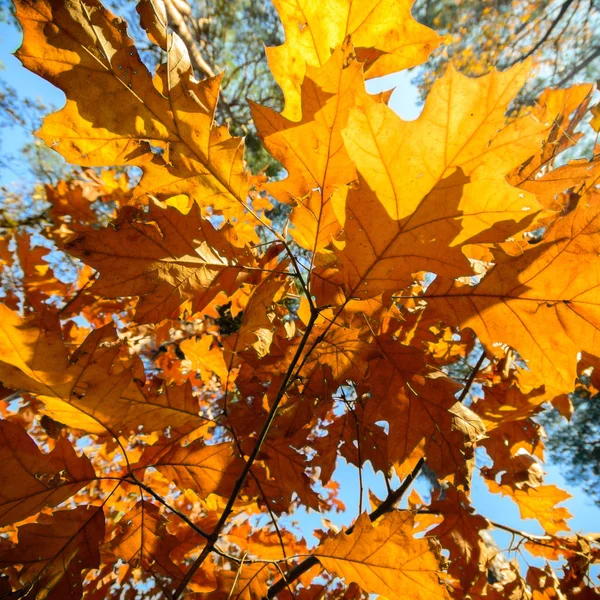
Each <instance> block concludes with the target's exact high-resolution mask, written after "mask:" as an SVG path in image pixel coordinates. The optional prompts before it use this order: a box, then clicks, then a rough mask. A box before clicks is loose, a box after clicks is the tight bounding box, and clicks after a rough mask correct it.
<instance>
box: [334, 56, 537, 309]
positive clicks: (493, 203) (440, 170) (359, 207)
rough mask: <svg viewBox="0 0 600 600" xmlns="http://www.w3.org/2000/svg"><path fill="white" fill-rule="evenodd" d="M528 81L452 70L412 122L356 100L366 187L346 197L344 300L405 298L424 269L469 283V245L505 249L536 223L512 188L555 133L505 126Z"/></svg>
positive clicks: (519, 70) (351, 144)
mask: <svg viewBox="0 0 600 600" xmlns="http://www.w3.org/2000/svg"><path fill="white" fill-rule="evenodd" d="M527 73H528V66H527V65H517V66H515V67H513V68H512V69H511V70H510V71H506V72H504V73H498V72H494V73H491V74H489V75H487V76H485V77H482V78H480V79H477V80H469V79H467V78H466V77H464V76H462V75H460V74H459V73H457V72H455V71H454V70H452V69H450V70H449V71H448V73H447V74H446V75H445V76H444V77H443V78H442V79H440V80H439V81H438V82H437V83H436V85H435V86H434V88H433V89H432V91H431V94H430V95H429V97H428V99H427V102H426V105H425V108H424V110H423V113H422V114H421V116H420V117H419V119H418V120H416V121H410V122H406V121H402V119H400V117H398V116H397V115H396V114H395V113H394V112H393V111H392V110H390V109H389V108H388V107H387V106H386V105H385V104H382V103H380V102H376V101H374V100H372V99H370V98H362V99H361V100H359V101H358V106H357V107H356V108H354V109H352V110H351V111H350V116H349V118H348V125H347V127H346V129H345V130H344V132H343V137H344V141H345V144H346V148H347V151H348V154H349V155H350V157H351V158H352V160H353V161H354V163H355V165H356V167H357V169H358V172H359V173H360V175H361V180H360V185H359V187H358V189H357V190H352V191H350V193H349V195H348V200H347V214H346V224H345V234H344V236H343V237H342V240H341V241H340V243H339V248H337V247H336V250H337V254H338V257H339V263H340V266H339V268H340V271H341V273H340V274H339V275H338V276H336V277H335V279H334V281H338V280H339V281H340V283H341V284H342V285H343V286H344V291H345V295H346V298H348V299H350V298H370V297H373V296H376V295H377V294H380V293H381V292H390V291H398V290H400V289H402V288H404V287H405V286H407V285H409V284H410V283H411V282H412V280H413V277H412V275H413V273H416V272H417V271H431V272H433V273H437V274H438V275H444V276H449V277H459V276H463V275H469V274H470V272H471V268H470V267H469V264H468V262H467V257H466V256H465V254H464V252H463V247H464V245H465V244H469V243H474V242H499V241H504V239H506V238H507V237H509V236H510V235H513V234H514V233H516V232H517V231H519V230H521V229H523V223H522V222H524V223H525V224H526V223H527V222H529V221H530V220H531V217H532V215H533V214H534V213H535V211H536V210H537V209H538V204H537V202H536V200H535V198H534V197H533V196H528V195H526V194H525V193H524V192H522V191H520V190H518V189H516V188H512V187H511V186H510V185H508V183H506V181H505V176H506V175H507V174H508V173H509V171H510V170H511V169H512V168H514V167H515V166H516V165H518V164H520V163H521V162H522V161H523V160H524V159H525V158H527V157H528V156H530V155H531V154H533V153H534V152H535V150H536V149H537V148H538V147H539V145H540V144H541V141H542V139H543V133H544V131H545V130H546V129H547V127H546V126H545V125H544V124H543V123H539V122H538V121H536V120H535V119H533V117H531V116H527V115H526V116H524V117H521V118H520V119H517V120H515V121H512V122H511V123H510V124H508V125H506V126H505V116H504V114H505V111H506V109H507V107H508V104H509V103H510V101H511V100H512V99H513V98H514V96H515V95H516V93H517V91H518V90H519V88H520V87H521V86H522V84H523V82H524V81H525V79H526V77H527ZM407 140H413V142H412V145H411V143H410V142H407ZM424 140H425V142H424ZM507 145H510V147H511V152H510V153H507V152H506V151H505V148H506V146H507ZM396 165H402V168H396ZM343 240H348V241H349V242H346V243H344V241H343ZM442 247H443V248H444V251H443V252H441V251H440V248H442Z"/></svg>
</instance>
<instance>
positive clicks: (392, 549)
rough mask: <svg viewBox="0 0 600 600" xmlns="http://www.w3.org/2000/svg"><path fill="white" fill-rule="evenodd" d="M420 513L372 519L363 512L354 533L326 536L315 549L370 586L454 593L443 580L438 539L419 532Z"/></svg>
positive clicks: (419, 594)
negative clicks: (416, 530) (415, 531)
mask: <svg viewBox="0 0 600 600" xmlns="http://www.w3.org/2000/svg"><path fill="white" fill-rule="evenodd" d="M413 527H414V516H413V515H412V514H411V513H409V512H393V513H391V514H389V515H387V516H386V517H385V518H383V519H382V520H381V522H380V523H375V524H373V523H371V522H370V520H369V517H368V516H367V515H366V514H364V513H363V514H362V515H360V516H359V517H358V520H357V521H356V523H355V525H354V528H353V531H352V533H350V534H347V533H345V532H342V533H338V534H337V535H336V536H335V537H333V538H330V539H327V540H325V541H324V542H323V543H322V544H321V545H319V546H318V547H317V548H315V550H313V555H314V556H316V557H317V558H318V559H319V562H320V563H321V564H322V565H323V566H324V567H325V568H326V569H327V570H328V571H331V572H334V573H336V574H337V575H339V576H340V577H343V578H344V579H345V580H347V581H348V582H355V583H357V584H358V585H359V586H360V587H361V588H362V589H363V590H364V591H365V592H367V593H371V594H372V593H375V594H382V595H384V596H385V597H386V598H389V599H390V600H395V599H398V600H400V598H407V597H408V598H414V599H415V600H420V599H423V600H425V599H426V598H448V597H449V596H448V591H447V589H446V587H445V586H444V585H443V584H442V583H440V578H439V558H438V555H437V552H436V550H435V545H433V543H432V542H431V541H430V540H427V539H423V538H421V539H416V538H414V537H413Z"/></svg>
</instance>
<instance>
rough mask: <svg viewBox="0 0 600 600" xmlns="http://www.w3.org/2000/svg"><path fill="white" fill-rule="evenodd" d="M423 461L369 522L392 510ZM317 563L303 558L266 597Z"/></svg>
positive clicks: (375, 511) (371, 515)
mask: <svg viewBox="0 0 600 600" xmlns="http://www.w3.org/2000/svg"><path fill="white" fill-rule="evenodd" d="M424 463H425V459H424V458H420V459H419V462H418V463H417V464H416V465H415V468H414V469H413V470H412V472H411V473H410V474H409V475H407V476H406V478H405V479H404V481H403V482H402V484H401V485H400V487H399V488H398V489H397V490H394V491H393V492H391V493H390V494H388V496H387V498H386V499H385V500H384V501H383V502H382V503H381V504H380V505H379V506H378V507H377V508H376V509H375V510H374V511H373V512H372V513H370V514H369V519H370V520H371V522H373V521H376V520H377V519H379V517H381V516H382V515H384V514H385V513H388V512H390V511H392V510H393V508H394V506H395V505H396V504H397V503H398V502H399V501H400V500H401V498H402V496H404V494H405V493H406V491H407V490H408V488H409V487H410V485H411V484H412V482H413V481H414V480H415V479H416V477H417V476H418V474H419V472H420V471H421V469H422V467H423V464H424ZM353 531H354V526H352V527H348V529H347V530H346V535H350V534H351V533H352V532H353ZM317 564H319V559H318V558H317V557H316V556H309V557H308V558H306V559H304V560H303V561H302V562H301V563H299V564H297V565H296V566H295V567H294V568H293V569H290V571H289V572H288V574H287V575H286V577H285V578H282V579H279V580H278V581H276V582H275V583H274V584H273V585H272V586H271V587H270V588H269V591H268V592H267V595H266V597H265V598H266V599H272V598H275V596H277V594H279V593H280V592H282V591H283V590H284V589H285V588H286V587H287V586H288V585H289V584H290V583H292V582H293V581H295V580H296V579H298V577H300V576H301V575H303V574H304V573H306V572H307V571H308V570H309V569H311V568H312V567H314V566H315V565H317Z"/></svg>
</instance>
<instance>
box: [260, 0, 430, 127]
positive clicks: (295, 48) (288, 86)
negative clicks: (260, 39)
mask: <svg viewBox="0 0 600 600" xmlns="http://www.w3.org/2000/svg"><path fill="white" fill-rule="evenodd" d="M274 4H275V8H276V9H277V11H278V12H279V16H280V18H281V22H282V23H283V29H284V31H285V37H286V41H285V43H284V44H282V45H281V46H277V47H275V48H267V59H268V61H269V67H270V69H271V72H272V73H273V76H274V77H275V79H276V81H277V83H278V84H279V85H280V87H281V89H282V90H283V93H284V95H285V113H284V114H285V115H286V116H287V117H288V118H289V119H292V120H298V119H299V118H300V86H301V84H302V81H303V78H304V73H305V70H306V66H307V65H310V66H314V67H320V66H322V65H324V64H325V63H326V62H327V61H328V60H329V57H330V56H331V51H332V49H333V48H337V47H338V46H341V44H342V42H343V41H344V40H345V39H346V38H347V37H348V36H350V41H351V43H352V44H353V45H354V47H355V48H357V49H359V56H360V50H361V49H364V52H363V54H364V59H365V60H367V65H366V76H367V77H381V76H383V75H387V74H388V73H393V72H395V71H400V70H402V69H408V68H410V67H414V66H416V65H419V64H421V63H422V62H424V61H425V60H427V57H428V56H429V55H430V54H431V52H432V51H433V50H435V48H436V47H437V46H438V45H439V44H440V41H441V38H440V37H439V36H438V35H437V34H436V33H435V32H433V31H432V30H431V29H429V28H427V27H425V26H424V25H420V24H419V23H417V22H416V21H415V20H414V19H413V18H412V16H411V14H410V10H411V6H412V0H375V1H374V2H370V3H367V2H353V1H352V0H323V1H321V2H311V1H310V0H292V1H287V0H286V1H284V0H275V1H274Z"/></svg>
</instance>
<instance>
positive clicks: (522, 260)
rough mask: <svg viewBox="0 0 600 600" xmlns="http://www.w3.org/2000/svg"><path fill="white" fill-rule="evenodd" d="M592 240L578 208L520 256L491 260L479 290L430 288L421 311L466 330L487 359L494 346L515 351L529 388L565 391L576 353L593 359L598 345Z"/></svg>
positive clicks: (594, 223)
mask: <svg viewBox="0 0 600 600" xmlns="http://www.w3.org/2000/svg"><path fill="white" fill-rule="evenodd" d="M597 238H598V209H597V208H595V207H583V206H582V207H579V208H578V209H577V210H575V211H573V212H572V213H570V214H569V215H567V216H566V217H564V218H563V219H561V220H559V221H557V222H556V223H555V224H554V225H553V226H551V227H550V228H549V229H548V231H547V232H546V234H545V236H544V239H543V241H542V242H540V243H539V244H537V245H533V246H531V247H530V248H528V249H526V251H525V252H523V254H522V255H520V256H516V257H515V256H509V255H502V254H500V253H498V254H497V255H496V265H495V266H494V268H493V269H492V270H491V272H490V273H489V274H488V275H486V276H485V277H484V278H483V280H482V281H481V283H479V285H475V286H470V285H465V284H461V283H457V284H450V285H449V284H448V282H440V283H439V285H438V284H435V285H433V286H432V287H431V288H430V289H429V290H428V292H427V297H428V303H430V304H431V306H432V307H434V308H435V310H436V311H438V312H439V314H440V315H441V316H442V317H443V319H444V320H445V321H446V322H447V323H449V324H453V325H459V326H460V327H469V328H471V329H473V331H475V333H476V334H477V335H478V337H479V339H480V340H481V342H482V343H483V344H484V346H485V347H486V349H487V350H488V351H489V352H490V353H492V354H493V353H495V352H498V351H499V346H498V345H497V344H498V343H503V344H508V345H509V346H511V347H512V348H514V349H515V350H517V352H519V354H520V356H521V357H522V358H523V359H524V360H525V361H526V362H527V368H528V369H529V372H528V373H526V374H522V376H521V379H522V380H526V381H527V382H529V383H528V384H529V387H530V388H536V387H539V385H542V384H543V385H544V386H545V389H546V392H547V393H548V394H552V395H558V394H560V393H563V392H567V391H570V390H572V388H573V383H574V381H575V377H576V374H577V352H579V351H581V350H585V351H587V352H591V353H593V352H594V349H595V348H596V345H597V344H596V343H597V341H598V328H599V325H600V321H599V315H600V313H599V312H598V301H597V299H596V294H597V287H598V282H597V281H596V279H595V277H594V273H595V270H594V266H593V265H594V264H595V262H596V260H597V253H596V252H595V250H594V248H595V247H596V245H597V243H598V242H597ZM566 273H568V274H569V275H568V277H564V274H566Z"/></svg>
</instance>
